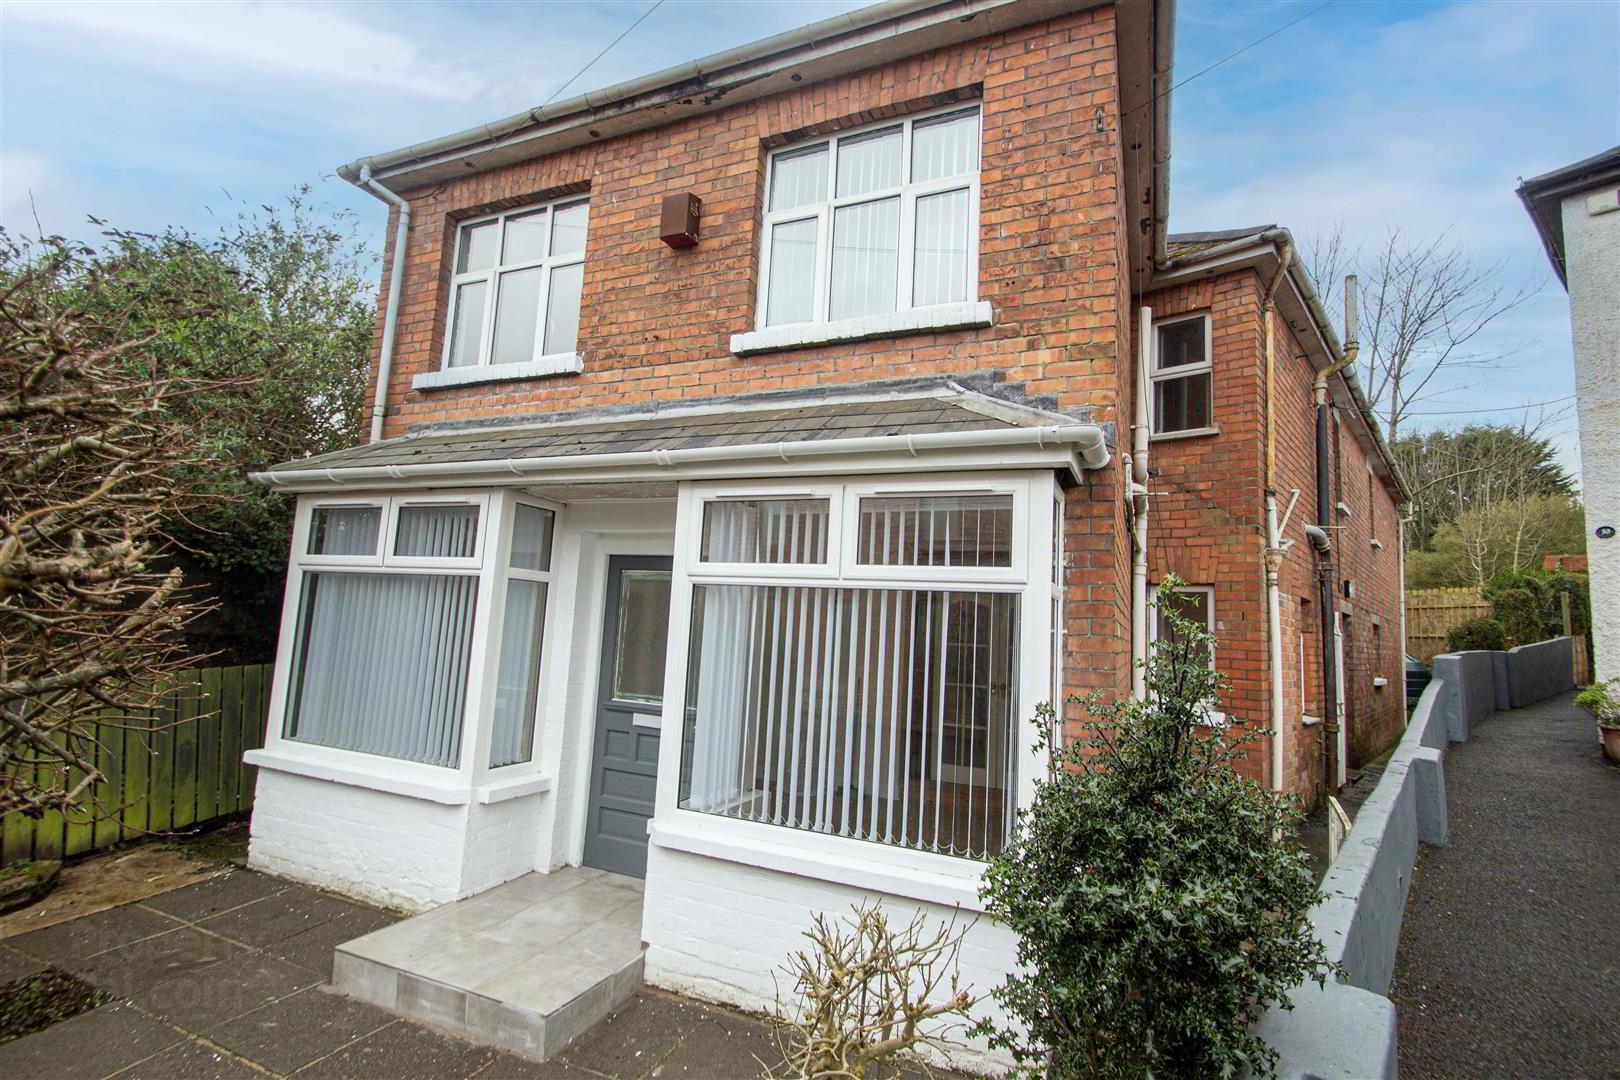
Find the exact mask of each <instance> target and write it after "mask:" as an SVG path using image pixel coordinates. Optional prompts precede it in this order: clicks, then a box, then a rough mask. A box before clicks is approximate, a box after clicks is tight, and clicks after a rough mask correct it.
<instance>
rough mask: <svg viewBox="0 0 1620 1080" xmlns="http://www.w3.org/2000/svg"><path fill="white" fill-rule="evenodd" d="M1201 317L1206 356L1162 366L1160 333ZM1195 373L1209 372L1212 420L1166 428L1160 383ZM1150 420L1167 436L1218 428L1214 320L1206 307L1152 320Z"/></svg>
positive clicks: (1155, 430)
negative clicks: (1198, 360) (1162, 424)
mask: <svg viewBox="0 0 1620 1080" xmlns="http://www.w3.org/2000/svg"><path fill="white" fill-rule="evenodd" d="M1194 319H1202V320H1203V323H1204V359H1203V361H1202V362H1201V363H1197V364H1181V365H1179V366H1176V367H1171V368H1161V367H1160V366H1159V333H1160V331H1161V330H1163V329H1164V328H1166V327H1169V326H1175V325H1177V324H1179V323H1185V322H1192V321H1193V320H1194ZM1192 375H1208V376H1209V423H1208V424H1207V425H1205V426H1204V427H1196V428H1164V427H1160V426H1159V409H1158V401H1159V384H1160V383H1165V382H1174V381H1176V380H1177V379H1185V378H1187V377H1189V376H1192ZM1148 383H1149V385H1148V424H1149V430H1150V431H1151V432H1152V434H1154V435H1163V436H1166V437H1174V436H1181V437H1186V436H1190V435H1206V434H1212V433H1214V432H1216V431H1217V430H1219V429H1218V428H1217V426H1216V424H1215V320H1214V318H1213V317H1212V316H1211V314H1210V313H1209V312H1207V311H1195V312H1192V313H1190V314H1187V315H1174V316H1170V317H1168V318H1164V319H1155V320H1153V362H1152V364H1151V365H1149V369H1148Z"/></svg>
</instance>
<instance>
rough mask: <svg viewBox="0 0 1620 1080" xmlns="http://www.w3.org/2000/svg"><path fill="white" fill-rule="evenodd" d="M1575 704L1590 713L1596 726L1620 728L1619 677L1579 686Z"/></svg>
mask: <svg viewBox="0 0 1620 1080" xmlns="http://www.w3.org/2000/svg"><path fill="white" fill-rule="evenodd" d="M1575 704H1577V705H1579V706H1580V707H1581V708H1583V709H1585V710H1586V711H1587V712H1589V713H1591V714H1592V717H1593V719H1595V720H1597V722H1598V727H1605V728H1620V679H1610V680H1609V681H1608V682H1606V683H1593V684H1592V685H1590V686H1583V687H1581V692H1580V693H1578V694H1576V695H1575Z"/></svg>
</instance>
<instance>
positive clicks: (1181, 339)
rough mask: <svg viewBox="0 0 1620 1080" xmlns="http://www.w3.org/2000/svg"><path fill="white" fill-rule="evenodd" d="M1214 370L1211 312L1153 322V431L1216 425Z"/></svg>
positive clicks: (1199, 428)
mask: <svg viewBox="0 0 1620 1080" xmlns="http://www.w3.org/2000/svg"><path fill="white" fill-rule="evenodd" d="M1213 378H1214V372H1213V370H1212V365H1211V363H1210V323H1209V316H1208V315H1192V316H1188V317H1185V318H1178V319H1167V320H1165V321H1163V322H1158V323H1155V324H1154V325H1153V370H1152V379H1151V381H1152V383H1153V391H1152V392H1153V402H1152V407H1153V432H1154V434H1157V435H1164V434H1172V433H1174V432H1178V431H1199V430H1202V429H1204V428H1208V427H1213V426H1214V423H1215V420H1214V414H1215V407H1214V385H1213V381H1212V380H1213Z"/></svg>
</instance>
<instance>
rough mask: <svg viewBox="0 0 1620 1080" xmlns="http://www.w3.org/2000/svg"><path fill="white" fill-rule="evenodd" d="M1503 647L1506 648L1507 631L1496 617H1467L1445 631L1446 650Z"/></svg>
mask: <svg viewBox="0 0 1620 1080" xmlns="http://www.w3.org/2000/svg"><path fill="white" fill-rule="evenodd" d="M1505 648H1507V631H1506V630H1504V629H1503V628H1502V623H1501V622H1500V621H1499V620H1497V619H1493V618H1489V617H1485V618H1479V619H1469V620H1468V621H1467V622H1462V623H1458V624H1457V625H1456V626H1453V627H1452V628H1451V629H1450V630H1447V631H1446V651H1447V652H1469V651H1471V650H1474V649H1505Z"/></svg>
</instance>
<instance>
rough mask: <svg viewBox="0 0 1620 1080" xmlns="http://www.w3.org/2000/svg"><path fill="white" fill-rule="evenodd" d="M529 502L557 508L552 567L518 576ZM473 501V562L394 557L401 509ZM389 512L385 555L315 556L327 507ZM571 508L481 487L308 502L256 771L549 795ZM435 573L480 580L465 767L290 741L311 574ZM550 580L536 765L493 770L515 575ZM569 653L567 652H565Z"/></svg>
mask: <svg viewBox="0 0 1620 1080" xmlns="http://www.w3.org/2000/svg"><path fill="white" fill-rule="evenodd" d="M520 503H524V504H528V505H531V506H535V507H537V508H540V509H543V510H549V511H551V513H552V515H553V517H552V561H551V567H552V569H548V570H544V571H535V570H523V569H516V568H513V567H511V566H509V565H508V564H509V563H510V553H511V546H512V527H513V522H514V520H515V517H516V511H515V507H516V506H517V505H518V504H520ZM446 504H451V505H454V504H466V505H476V506H477V507H478V508H479V516H478V528H477V533H476V537H477V538H476V554H475V555H474V557H472V558H467V559H461V558H454V559H452V558H421V557H408V556H396V555H393V550H394V541H395V538H396V537H397V535H398V523H397V522H398V510H399V509H400V508H403V507H410V506H422V505H441V506H442V505H446ZM362 505H365V506H379V507H381V508H382V512H383V515H384V518H383V523H382V528H381V529H380V530H379V536H378V547H379V553H378V554H377V555H375V556H363V555H326V556H311V555H307V554H305V550H306V548H307V547H308V544H309V531H310V526H311V522H312V520H313V517H314V512H315V511H316V510H318V509H321V508H323V507H332V506H337V507H352V506H362ZM561 522H562V506H561V505H560V504H557V503H553V502H550V501H548V500H545V499H541V498H536V497H534V496H531V495H528V494H526V493H522V492H518V491H514V490H497V491H491V490H489V489H487V488H486V489H477V490H466V491H434V492H422V493H415V492H411V493H398V492H396V493H360V494H355V495H350V494H349V493H347V492H344V493H341V494H333V495H319V496H315V495H306V496H301V497H300V498H299V500H298V504H297V506H296V508H295V511H294V517H293V536H292V544H291V550H292V556H291V558H290V559H289V564H288V573H287V584H286V589H285V593H284V600H283V606H282V615H281V637H280V642H279V645H278V647H277V655H276V666H275V675H274V679H273V681H272V685H271V694H270V708H269V718H268V723H267V728H266V733H265V742H264V748H263V750H262V751H250V752H249V764H253V765H258V766H260V767H268V768H271V769H277V770H281V771H286V772H293V773H296V774H300V775H306V776H312V777H316V778H319V779H326V780H333V781H336V782H339V783H350V784H354V785H356V786H360V787H369V788H373V789H375V790H379V791H389V792H393V793H396V794H402V795H409V796H413V797H417V798H423V799H427V800H429V801H435V802H441V803H452V804H460V803H468V802H473V801H479V802H495V801H500V800H501V799H504V798H511V797H516V796H518V795H524V794H530V793H533V792H537V791H544V790H548V789H549V788H550V787H551V786H552V777H551V775H550V773H549V771H548V769H549V766H548V763H546V762H544V761H542V760H541V759H540V732H541V725H542V723H543V722H544V720H545V712H546V695H545V687H546V685H547V680H548V679H549V678H550V673H551V665H552V664H553V663H554V661H555V657H556V655H557V649H556V647H555V646H554V644H553V642H554V630H555V627H554V625H553V624H554V621H555V616H554V614H553V613H554V611H555V610H556V608H557V606H558V605H557V603H556V588H557V585H556V579H555V567H556V545H557V539H556V538H557V532H558V529H559V527H560V524H561ZM333 571H338V572H342V573H354V574H400V573H407V574H427V575H454V576H459V577H472V578H476V579H477V582H478V584H477V587H476V598H475V605H476V606H475V608H474V623H473V630H472V641H471V643H470V646H469V657H468V664H467V671H468V675H467V680H468V681H467V688H466V696H465V699H464V701H463V706H462V718H461V742H460V750H459V763H458V764H457V765H455V766H441V765H433V764H429V763H426V762H419V761H407V760H404V759H401V758H392V757H386V756H382V755H378V754H369V753H364V752H361V751H355V750H345V749H340V748H338V747H331V746H322V745H320V744H318V743H313V742H305V741H302V740H298V739H293V738H289V737H288V736H287V734H286V730H287V721H288V718H289V717H288V705H289V701H288V696H289V691H290V689H291V685H292V682H293V672H292V668H293V665H294V664H295V663H296V662H297V660H298V655H299V644H298V639H299V629H300V627H299V620H300V617H301V612H302V608H303V601H304V591H305V588H306V585H307V577H308V575H309V574H310V573H319V572H328V573H329V572H333ZM514 577H516V578H523V579H528V580H534V581H542V582H545V583H546V586H547V603H546V611H545V616H544V621H543V624H542V626H541V635H542V636H541V662H540V671H539V689H540V692H539V693H538V694H537V695H536V714H535V717H534V732H535V734H534V739H533V741H532V742H531V744H530V750H529V760H528V761H524V762H516V763H513V764H511V765H505V766H500V767H495V768H491V767H490V766H489V764H488V762H489V753H490V746H491V739H492V735H493V721H494V709H495V689H496V685H495V680H496V675H497V672H498V670H499V665H500V629H501V627H502V626H503V625H504V616H505V599H506V583H507V581H508V579H509V578H514ZM565 651H566V650H565Z"/></svg>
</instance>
